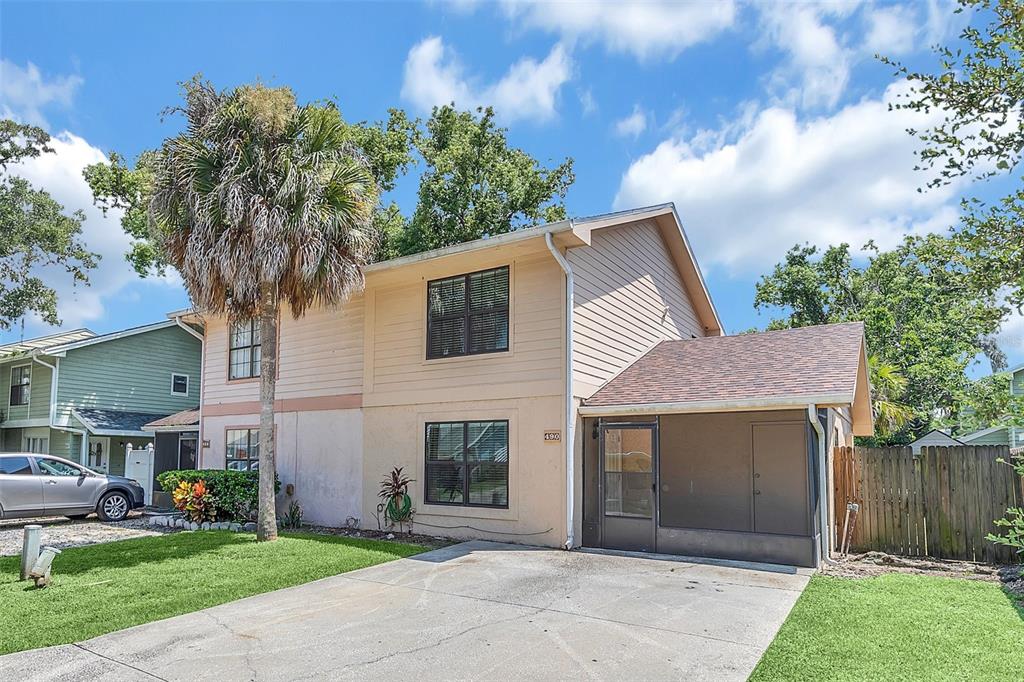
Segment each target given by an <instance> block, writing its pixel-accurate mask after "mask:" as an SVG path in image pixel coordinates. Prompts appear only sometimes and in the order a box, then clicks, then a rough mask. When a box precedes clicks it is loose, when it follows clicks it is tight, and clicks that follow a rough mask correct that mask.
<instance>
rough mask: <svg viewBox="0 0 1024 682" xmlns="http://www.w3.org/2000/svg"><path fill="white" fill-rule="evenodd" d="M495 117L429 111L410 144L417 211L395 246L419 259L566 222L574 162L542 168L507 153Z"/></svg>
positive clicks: (487, 111) (488, 112) (487, 112)
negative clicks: (416, 172)
mask: <svg viewBox="0 0 1024 682" xmlns="http://www.w3.org/2000/svg"><path fill="white" fill-rule="evenodd" d="M505 133H506V131H505V129H503V128H500V127H498V126H497V125H496V124H495V122H494V110H493V109H491V108H490V107H487V108H480V109H477V111H476V113H473V112H469V111H462V112H460V111H457V110H456V109H455V108H454V107H452V106H450V105H446V106H443V107H435V108H434V111H433V113H432V114H431V116H430V119H429V120H428V121H427V122H426V125H425V130H423V131H421V132H419V133H418V134H417V135H416V138H415V145H416V149H417V151H418V152H419V154H420V156H421V157H422V159H423V165H424V170H423V174H422V176H421V177H420V187H419V194H418V202H417V205H416V211H415V212H414V213H413V216H412V220H411V221H410V223H409V225H408V226H407V228H406V229H405V231H404V232H403V233H402V235H401V237H400V239H399V240H398V245H397V250H398V252H399V253H400V254H410V253H417V252H419V251H427V250H430V249H436V248H440V247H444V246H451V245H453V244H460V243H462V242H466V241H470V240H473V239H479V238H480V237H483V236H485V235H495V234H503V233H505V232H511V231H512V230H516V229H519V228H521V227H529V226H531V225H537V224H540V223H545V222H552V221H556V220H561V219H563V218H565V216H566V212H565V205H564V203H563V200H564V198H565V194H566V192H567V191H568V189H569V186H570V185H571V184H572V183H573V181H574V180H575V175H574V174H573V170H572V159H565V160H564V161H563V162H562V163H560V164H559V165H557V166H555V167H554V168H550V169H549V168H544V167H542V166H541V164H540V163H539V162H538V161H537V160H536V159H534V158H533V157H532V156H530V155H529V154H527V153H526V152H524V151H523V150H521V149H516V148H513V147H510V146H509V144H508V140H507V139H506V137H505Z"/></svg>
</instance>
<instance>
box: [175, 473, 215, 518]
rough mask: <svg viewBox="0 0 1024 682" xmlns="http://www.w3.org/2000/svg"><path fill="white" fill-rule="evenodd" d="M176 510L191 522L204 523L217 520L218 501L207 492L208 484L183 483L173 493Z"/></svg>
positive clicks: (203, 482) (197, 482)
mask: <svg viewBox="0 0 1024 682" xmlns="http://www.w3.org/2000/svg"><path fill="white" fill-rule="evenodd" d="M172 498H173V500H174V508H175V509H177V510H178V511H180V512H181V513H183V514H184V515H185V518H187V519H188V520H189V521H194V522H196V523H202V522H203V521H213V520H214V519H216V518H217V500H216V499H214V497H213V495H211V494H210V493H209V492H208V491H207V490H206V482H205V481H202V480H199V481H196V482H195V483H189V482H188V481H182V482H181V483H179V484H178V487H177V488H175V489H174V493H172Z"/></svg>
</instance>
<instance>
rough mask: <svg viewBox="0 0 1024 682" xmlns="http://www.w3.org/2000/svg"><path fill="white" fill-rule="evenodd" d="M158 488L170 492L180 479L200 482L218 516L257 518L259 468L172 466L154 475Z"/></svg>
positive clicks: (236, 518) (247, 519)
mask: <svg viewBox="0 0 1024 682" xmlns="http://www.w3.org/2000/svg"><path fill="white" fill-rule="evenodd" d="M156 480H157V482H158V483H159V484H160V487H161V488H163V489H164V490H165V491H167V492H170V493H173V492H174V490H175V488H177V487H178V484H179V483H180V482H181V481H187V482H189V483H195V482H196V481H203V482H205V484H206V489H207V491H208V492H209V494H210V495H212V496H213V498H214V499H215V500H216V508H217V518H219V519H230V520H232V521H250V520H254V519H255V518H256V509H257V505H258V503H259V498H260V492H259V491H260V475H259V472H258V471H229V470H225V469H175V470H172V471H165V472H163V473H162V474H159V475H158V476H157V477H156ZM280 489H281V481H279V480H275V481H274V491H275V492H277V491H279V490H280Z"/></svg>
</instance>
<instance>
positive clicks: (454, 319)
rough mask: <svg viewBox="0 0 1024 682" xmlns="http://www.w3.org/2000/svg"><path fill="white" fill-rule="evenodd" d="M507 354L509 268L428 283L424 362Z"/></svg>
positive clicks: (483, 271) (504, 267)
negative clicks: (457, 357)
mask: <svg viewBox="0 0 1024 682" xmlns="http://www.w3.org/2000/svg"><path fill="white" fill-rule="evenodd" d="M507 350H508V266H503V267H500V268H493V269H491V270H482V271H480V272H473V273H470V274H468V275H458V276H457V277H446V278H445V279H435V280H433V281H432V282H428V283H427V359H433V358H448V357H453V356H457V355H476V354H478V353H497V352H500V351H507Z"/></svg>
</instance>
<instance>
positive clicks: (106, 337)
mask: <svg viewBox="0 0 1024 682" xmlns="http://www.w3.org/2000/svg"><path fill="white" fill-rule="evenodd" d="M176 326H177V323H176V322H175V321H174V320H164V321H162V322H154V323H153V324H147V325H144V326H142V327H136V328H134V329H126V330H124V331H121V332H113V333H111V334H103V335H102V336H94V337H92V338H89V339H84V340H82V341H75V342H73V343H66V344H63V345H61V346H53V347H52V348H46V349H41V350H45V351H46V352H45V353H44V354H45V355H56V356H58V357H60V356H63V354H64V353H66V352H67V351H69V350H75V349H76V348H84V347H85V346H93V345H96V344H98V343H106V342H107V341H116V340H117V339H123V338H126V337H129V336H135V335H136V334H145V333H146V332H152V331H157V330H158V329H166V328H168V327H176Z"/></svg>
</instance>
